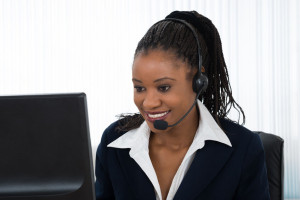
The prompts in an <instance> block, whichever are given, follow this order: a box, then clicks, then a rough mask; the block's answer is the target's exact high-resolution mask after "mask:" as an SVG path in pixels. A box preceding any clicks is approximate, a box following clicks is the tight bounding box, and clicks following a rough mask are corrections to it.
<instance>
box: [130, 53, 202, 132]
mask: <svg viewBox="0 0 300 200" xmlns="http://www.w3.org/2000/svg"><path fill="white" fill-rule="evenodd" d="M188 74H190V69H189V67H188V66H187V64H186V63H185V62H183V61H181V60H179V59H177V58H176V57H175V56H174V55H173V53H171V52H166V51H162V50H152V51H149V52H148V53H147V54H144V53H140V54H139V55H138V56H136V58H135V60H134V62H133V67H132V81H133V85H134V103H135V105H136V106H137V108H138V109H139V111H140V113H141V114H142V116H143V117H144V119H145V120H146V122H147V124H148V126H149V127H150V129H151V130H152V131H153V132H159V131H158V130H157V129H155V128H154V126H153V122H154V121H155V120H164V121H167V122H168V124H174V123H176V122H177V121H178V120H179V119H180V118H181V117H182V116H183V115H184V114H185V113H186V112H187V111H188V109H189V108H190V107H191V105H192V104H193V102H194V100H195V98H196V93H194V92H193V89H192V78H189V79H187V77H188ZM185 120H186V119H185ZM185 120H184V121H185ZM184 121H183V122H184ZM183 124H184V123H180V124H178V126H180V125H183ZM168 129H170V128H168ZM168 129H167V130H168Z"/></svg>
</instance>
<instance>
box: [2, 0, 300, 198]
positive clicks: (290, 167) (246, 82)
mask: <svg viewBox="0 0 300 200" xmlns="http://www.w3.org/2000/svg"><path fill="white" fill-rule="evenodd" d="M173 10H196V11H198V12H199V13H201V14H203V15H205V16H207V17H208V18H210V19H211V20H212V21H213V22H214V24H215V25H216V27H217V28H218V29H219V32H220V35H221V39H222V42H223V51H224V55H225V60H226V62H227V65H228V70H229V74H230V78H231V84H232V88H233V92H234V93H233V94H234V96H235V98H236V100H237V101H238V103H240V105H241V106H242V107H243V109H244V111H245V113H246V127H248V128H249V129H252V130H262V131H266V132H270V133H274V134H277V135H279V136H281V137H283V138H284V139H285V175H286V176H285V196H286V198H300V191H299V188H300V173H299V170H300V166H299V165H300V164H299V162H300V156H299V154H297V152H299V150H300V147H299V145H298V143H299V142H300V134H299V132H300V127H299V125H298V124H299V122H300V114H299V113H300V105H299V102H300V87H299V86H300V81H299V79H298V77H300V69H299V66H300V65H299V64H300V59H299V56H300V39H299V35H300V14H299V12H300V2H299V1H297V0H285V1H283V0H264V1H263V0H240V1H238V0H202V1H199V0H198V1H197V0H194V1H179V0H178V1H171V0H166V1H160V0H151V1H147V0H0V95H10V94H33V93H34V94H36V93H65V92H85V93H86V94H87V96H88V108H89V118H90V130H91V137H92V144H93V147H94V149H95V148H96V146H97V144H98V143H99V140H100V138H101V134H102V132H103V130H104V129H105V127H107V126H108V125H109V124H110V123H111V122H113V121H114V120H115V119H116V118H115V115H117V114H120V113H124V112H135V111H137V110H136V108H135V106H134V104H133V102H132V85H131V64H132V59H133V53H134V50H135V47H136V45H137V42H138V41H139V39H140V38H141V37H142V35H143V34H144V33H145V32H146V30H147V29H148V28H149V27H150V26H151V25H152V24H153V23H155V22H156V21H158V20H160V19H162V18H164V17H165V16H166V15H167V14H169V13H170V12H171V11H173ZM0 112H1V111H0ZM232 116H233V117H235V113H232Z"/></svg>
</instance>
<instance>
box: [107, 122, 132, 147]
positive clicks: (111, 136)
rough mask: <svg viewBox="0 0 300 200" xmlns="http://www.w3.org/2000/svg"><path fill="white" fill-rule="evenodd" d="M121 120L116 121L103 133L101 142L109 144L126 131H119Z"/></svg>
mask: <svg viewBox="0 0 300 200" xmlns="http://www.w3.org/2000/svg"><path fill="white" fill-rule="evenodd" d="M121 123H122V120H117V121H115V122H113V123H111V124H110V125H109V126H108V127H107V128H106V129H105V130H104V132H103V134H102V139H101V140H102V141H103V140H104V141H105V143H106V144H109V143H111V142H113V141H114V140H116V139H117V138H119V137H120V136H122V135H124V134H125V133H126V131H122V130H120V129H119V127H120V125H121Z"/></svg>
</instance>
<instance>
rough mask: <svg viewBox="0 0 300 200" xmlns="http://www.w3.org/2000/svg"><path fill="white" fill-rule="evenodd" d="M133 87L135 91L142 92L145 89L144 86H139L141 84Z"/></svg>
mask: <svg viewBox="0 0 300 200" xmlns="http://www.w3.org/2000/svg"><path fill="white" fill-rule="evenodd" d="M134 89H135V90H136V91H137V92H143V91H144V90H145V88H144V87H141V86H134Z"/></svg>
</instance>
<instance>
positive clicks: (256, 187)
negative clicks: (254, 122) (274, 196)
mask: <svg viewBox="0 0 300 200" xmlns="http://www.w3.org/2000/svg"><path fill="white" fill-rule="evenodd" d="M235 199H243V200H253V199H255V200H268V199H270V195H269V184H268V177H267V169H266V163H265V153H264V149H263V145H262V142H261V140H260V138H259V136H258V135H257V134H253V137H252V139H251V141H250V143H249V145H248V148H247V152H246V154H245V157H244V162H243V166H242V175H241V179H240V184H239V187H238V189H237V193H236V197H235Z"/></svg>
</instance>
